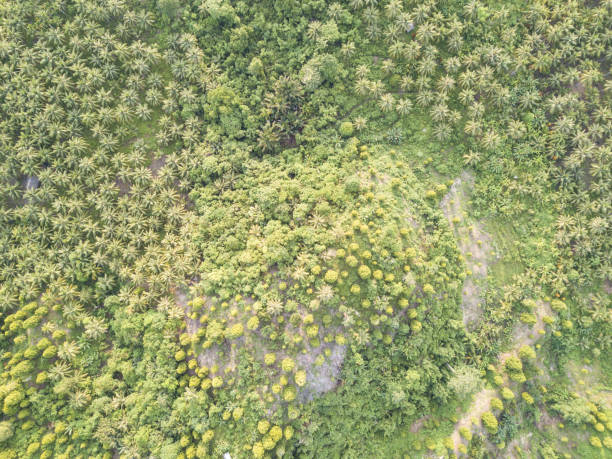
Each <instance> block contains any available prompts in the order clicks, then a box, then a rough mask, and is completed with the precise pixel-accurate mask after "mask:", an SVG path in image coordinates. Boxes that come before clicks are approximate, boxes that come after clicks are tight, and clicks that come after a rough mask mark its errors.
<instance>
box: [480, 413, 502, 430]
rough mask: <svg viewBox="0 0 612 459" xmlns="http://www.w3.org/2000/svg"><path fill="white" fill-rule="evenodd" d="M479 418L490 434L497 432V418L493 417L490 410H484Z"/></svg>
mask: <svg viewBox="0 0 612 459" xmlns="http://www.w3.org/2000/svg"><path fill="white" fill-rule="evenodd" d="M481 419H482V423H483V425H484V427H485V429H487V431H488V432H489V433H490V434H494V433H496V432H497V427H498V424H497V418H496V417H495V415H493V413H491V412H490V411H485V412H484V413H483V414H482V417H481Z"/></svg>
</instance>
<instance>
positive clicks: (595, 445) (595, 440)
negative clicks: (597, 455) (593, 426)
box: [589, 435, 601, 448]
mask: <svg viewBox="0 0 612 459" xmlns="http://www.w3.org/2000/svg"><path fill="white" fill-rule="evenodd" d="M589 443H590V444H591V446H592V447H593V448H601V440H600V439H599V437H596V436H595V435H593V436H591V438H589Z"/></svg>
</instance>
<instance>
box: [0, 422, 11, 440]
mask: <svg viewBox="0 0 612 459" xmlns="http://www.w3.org/2000/svg"><path fill="white" fill-rule="evenodd" d="M12 436H13V424H12V423H11V422H10V421H2V422H0V443H2V442H5V441H6V440H8V439H9V438H11V437H12Z"/></svg>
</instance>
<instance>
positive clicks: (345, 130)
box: [340, 121, 353, 137]
mask: <svg viewBox="0 0 612 459" xmlns="http://www.w3.org/2000/svg"><path fill="white" fill-rule="evenodd" d="M340 135H341V136H342V137H350V136H351V135H353V123H351V122H350V121H344V122H343V123H341V124H340Z"/></svg>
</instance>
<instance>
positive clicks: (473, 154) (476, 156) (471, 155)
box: [463, 150, 480, 167]
mask: <svg viewBox="0 0 612 459" xmlns="http://www.w3.org/2000/svg"><path fill="white" fill-rule="evenodd" d="M463 160H464V162H465V165H466V166H470V167H474V166H476V165H477V164H478V163H479V162H480V153H479V152H477V151H473V150H470V151H469V152H468V153H466V154H465V155H463Z"/></svg>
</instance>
